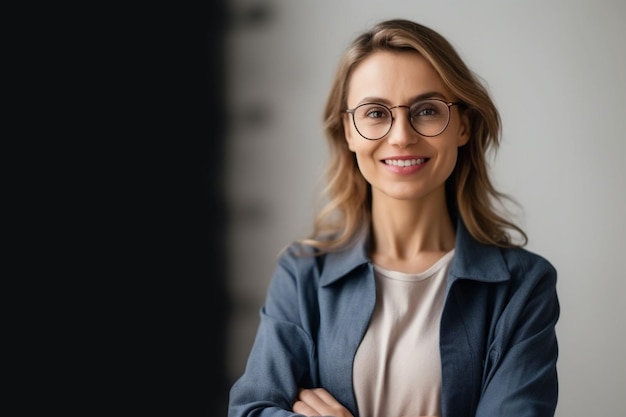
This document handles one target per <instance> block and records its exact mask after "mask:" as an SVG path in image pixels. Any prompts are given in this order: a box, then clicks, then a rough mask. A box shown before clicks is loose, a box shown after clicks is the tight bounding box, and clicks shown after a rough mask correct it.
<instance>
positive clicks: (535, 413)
mask: <svg viewBox="0 0 626 417" xmlns="http://www.w3.org/2000/svg"><path fill="white" fill-rule="evenodd" d="M541 269H542V273H541V275H539V277H538V279H532V275H534V273H533V271H528V272H527V275H530V276H527V277H526V278H529V279H525V281H526V282H525V283H524V284H522V286H524V285H526V283H528V282H530V283H531V284H530V285H532V288H530V289H524V290H519V291H517V293H518V294H519V295H518V296H516V295H514V296H513V299H512V301H511V303H510V305H509V306H508V307H507V308H508V309H509V310H510V311H507V312H505V314H503V318H502V320H501V323H499V325H498V327H499V330H498V332H499V334H500V335H503V336H497V337H496V341H497V342H496V343H494V344H492V346H491V347H490V348H489V350H488V352H487V355H486V358H485V362H486V363H485V372H486V374H485V375H484V378H485V379H484V383H483V388H482V395H481V397H480V400H479V403H478V408H477V411H476V416H477V417H491V416H494V417H495V416H516V417H553V416H554V412H555V409H556V404H557V397H558V380H557V370H556V362H557V356H558V345H557V338H556V332H555V325H556V322H557V320H558V318H559V313H560V309H559V301H558V298H557V292H556V271H555V270H554V268H552V267H551V266H548V268H545V265H543V268H541ZM546 271H547V272H546ZM504 335H505V336H504Z"/></svg>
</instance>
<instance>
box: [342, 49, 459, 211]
mask: <svg viewBox="0 0 626 417" xmlns="http://www.w3.org/2000/svg"><path fill="white" fill-rule="evenodd" d="M424 98H439V99H442V100H445V101H446V102H451V101H455V99H456V98H455V97H453V96H452V95H451V93H450V92H449V91H448V90H447V89H446V87H445V85H444V83H443V81H442V80H441V78H440V77H439V75H438V74H437V72H436V71H435V70H434V68H433V67H432V66H431V65H430V63H428V61H426V59H424V58H423V57H422V56H421V55H420V54H418V53H417V52H388V51H385V52H376V53H373V54H372V55H370V56H369V57H367V58H366V59H365V60H364V61H362V62H361V63H359V64H358V65H357V66H356V68H355V69H354V71H353V73H352V76H351V77H350V80H349V84H348V97H347V105H348V108H350V109H353V108H355V107H357V106H358V105H359V104H362V103H369V102H376V103H382V104H385V105H386V106H387V107H393V106H398V105H402V106H410V105H411V104H413V103H415V102H416V101H418V100H421V99H424ZM392 113H393V116H394V118H395V119H394V121H393V126H392V128H391V130H390V131H389V133H387V135H386V136H384V137H383V138H382V139H379V140H367V139H365V138H363V137H362V136H361V135H360V134H359V132H358V131H357V130H356V129H355V126H354V123H353V120H352V117H353V116H352V115H350V114H347V113H346V115H345V118H344V130H345V136H346V140H347V142H348V147H349V149H350V150H351V151H352V152H354V153H355V154H356V159H357V163H358V166H359V169H360V171H361V174H362V175H363V177H365V180H366V181H367V182H368V183H369V184H370V185H371V186H372V196H373V198H380V197H382V196H385V197H390V198H393V199H400V200H420V199H424V198H426V197H428V196H429V195H431V194H432V193H433V192H434V191H443V189H444V184H445V181H446V179H447V178H448V177H449V176H450V174H451V173H452V171H453V169H454V166H455V164H456V160H457V151H458V147H459V146H462V145H464V144H465V143H467V141H468V139H469V124H468V121H467V119H466V118H465V117H461V116H460V113H459V110H458V107H457V106H452V107H451V108H450V122H449V124H448V127H447V128H446V130H445V131H444V132H443V133H441V134H440V135H438V136H434V137H425V136H421V135H420V134H419V133H417V132H416V131H415V130H413V128H412V127H411V125H410V123H409V118H408V109H407V108H404V107H400V108H395V109H392ZM374 116H376V114H374ZM405 161H406V162H405ZM407 165H408V166H407Z"/></svg>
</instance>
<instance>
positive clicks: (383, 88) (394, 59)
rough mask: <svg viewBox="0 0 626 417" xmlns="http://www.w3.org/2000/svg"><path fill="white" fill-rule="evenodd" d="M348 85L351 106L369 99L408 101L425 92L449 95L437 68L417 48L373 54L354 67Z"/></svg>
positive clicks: (394, 101)
mask: <svg viewBox="0 0 626 417" xmlns="http://www.w3.org/2000/svg"><path fill="white" fill-rule="evenodd" d="M347 87H348V95H347V98H348V104H349V105H354V104H356V103H358V102H362V101H363V100H365V99H366V98H380V99H383V100H384V101H389V102H390V103H392V104H406V103H405V102H406V101H407V100H411V99H413V98H415V97H418V96H420V95H423V94H430V93H435V94H433V96H436V95H439V96H441V97H442V98H445V97H448V96H449V92H448V89H447V88H446V86H445V84H444V82H443V80H442V79H441V77H440V76H439V74H438V73H437V71H435V69H434V68H433V66H432V65H431V64H430V62H428V61H427V60H426V58H424V57H423V56H422V55H420V54H419V53H417V52H415V51H406V52H404V51H402V52H395V51H379V52H374V53H372V54H371V55H369V56H368V57H367V58H365V59H364V60H363V61H361V62H360V63H359V64H357V65H356V67H355V68H354V69H353V71H352V74H351V76H350V78H349V80H348V84H347Z"/></svg>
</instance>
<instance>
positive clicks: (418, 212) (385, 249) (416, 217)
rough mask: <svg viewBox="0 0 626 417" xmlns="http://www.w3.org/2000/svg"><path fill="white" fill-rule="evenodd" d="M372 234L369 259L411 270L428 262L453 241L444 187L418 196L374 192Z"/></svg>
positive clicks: (418, 268) (452, 246)
mask: <svg viewBox="0 0 626 417" xmlns="http://www.w3.org/2000/svg"><path fill="white" fill-rule="evenodd" d="M372 237H373V240H372V243H373V246H372V259H373V260H374V262H376V263H378V264H380V265H381V266H385V265H387V266H391V267H392V268H395V269H400V270H412V271H416V270H421V269H424V268H427V267H428V266H430V265H431V264H432V263H433V262H432V261H433V260H436V259H438V258H439V257H441V255H443V254H445V253H447V252H449V251H450V250H452V249H453V248H454V242H455V231H454V225H453V224H452V220H451V219H450V214H449V212H448V208H447V205H446V199H445V192H444V189H443V187H442V188H441V189H440V190H437V191H435V192H433V193H432V194H431V195H429V196H427V197H425V198H423V199H420V200H411V201H408V200H395V199H390V198H387V197H384V196H377V195H373V196H372ZM418 272H419V271H418Z"/></svg>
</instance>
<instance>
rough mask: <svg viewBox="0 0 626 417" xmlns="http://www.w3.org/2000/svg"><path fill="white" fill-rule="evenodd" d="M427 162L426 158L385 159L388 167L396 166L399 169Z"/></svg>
mask: <svg viewBox="0 0 626 417" xmlns="http://www.w3.org/2000/svg"><path fill="white" fill-rule="evenodd" d="M425 161H426V159H424V158H420V159H401V160H399V159H385V163H386V164H387V165H395V166H399V167H408V166H411V165H417V164H423V163H424V162H425Z"/></svg>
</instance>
